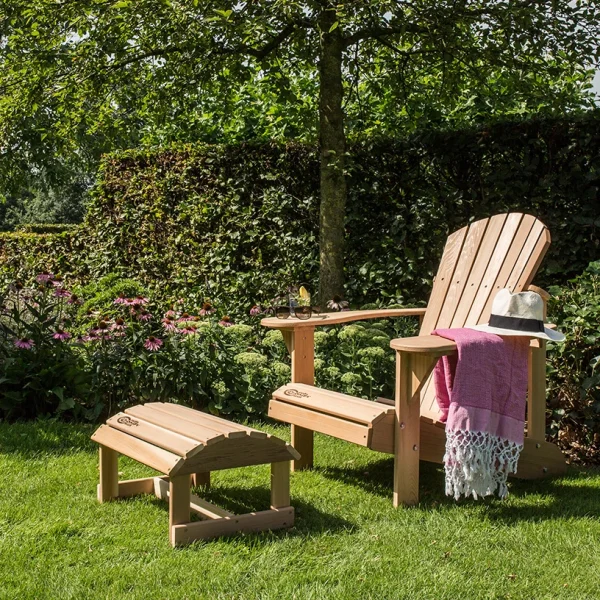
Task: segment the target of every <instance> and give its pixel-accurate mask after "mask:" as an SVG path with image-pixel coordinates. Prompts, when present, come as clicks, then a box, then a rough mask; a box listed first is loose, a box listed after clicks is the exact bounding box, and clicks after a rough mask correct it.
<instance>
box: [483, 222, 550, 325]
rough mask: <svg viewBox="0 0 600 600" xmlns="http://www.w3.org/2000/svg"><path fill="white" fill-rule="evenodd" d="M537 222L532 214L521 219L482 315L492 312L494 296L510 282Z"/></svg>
mask: <svg viewBox="0 0 600 600" xmlns="http://www.w3.org/2000/svg"><path fill="white" fill-rule="evenodd" d="M536 222H538V223H539V221H537V220H536V218H535V217H533V216H531V215H523V219H522V220H521V224H520V225H519V229H518V231H517V233H516V235H515V237H514V240H513V242H512V244H511V246H510V248H509V250H508V252H507V254H506V257H505V259H504V264H503V265H502V268H501V269H500V272H499V273H498V277H497V278H496V282H495V284H494V292H493V293H492V294H490V295H489V297H488V299H487V302H486V304H485V306H484V307H483V310H482V313H481V314H482V315H489V314H490V311H491V308H492V302H493V300H494V296H495V295H496V293H497V292H498V290H500V289H502V288H504V287H506V284H507V283H508V278H509V277H510V274H511V273H512V271H513V269H514V266H515V263H516V261H517V259H518V258H519V256H520V254H521V252H522V250H523V247H524V246H525V244H526V243H527V240H528V239H529V236H530V233H531V228H532V227H533V225H534V223H536ZM479 318H481V315H480V316H479V317H478V319H479Z"/></svg>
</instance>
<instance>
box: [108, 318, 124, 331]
mask: <svg viewBox="0 0 600 600" xmlns="http://www.w3.org/2000/svg"><path fill="white" fill-rule="evenodd" d="M110 328H111V330H112V331H123V329H125V321H124V320H123V319H121V317H118V318H117V319H115V322H114V323H113V324H112V325H111V326H110Z"/></svg>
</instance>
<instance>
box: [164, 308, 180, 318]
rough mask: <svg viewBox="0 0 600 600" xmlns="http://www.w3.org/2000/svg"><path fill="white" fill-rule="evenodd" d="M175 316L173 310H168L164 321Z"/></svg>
mask: <svg viewBox="0 0 600 600" xmlns="http://www.w3.org/2000/svg"><path fill="white" fill-rule="evenodd" d="M176 316H177V313H176V312H175V311H174V310H168V311H167V312H166V313H165V319H174V318H175V317H176Z"/></svg>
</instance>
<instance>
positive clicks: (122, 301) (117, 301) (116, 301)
mask: <svg viewBox="0 0 600 600" xmlns="http://www.w3.org/2000/svg"><path fill="white" fill-rule="evenodd" d="M128 303H129V299H128V298H125V296H123V294H121V295H120V296H118V297H117V298H115V299H114V300H113V304H128Z"/></svg>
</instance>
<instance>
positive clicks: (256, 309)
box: [250, 304, 262, 317]
mask: <svg viewBox="0 0 600 600" xmlns="http://www.w3.org/2000/svg"><path fill="white" fill-rule="evenodd" d="M261 313H262V308H261V307H260V306H258V305H256V304H255V305H254V306H253V307H252V308H251V309H250V316H251V317H256V315H260V314H261Z"/></svg>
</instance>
